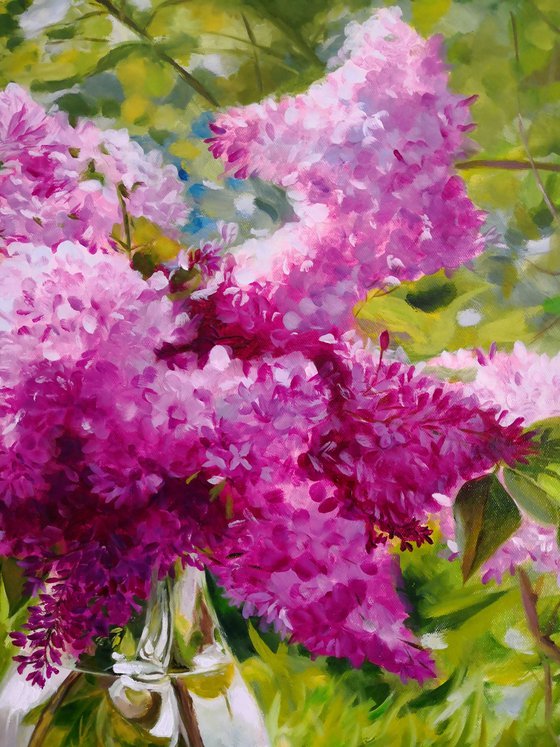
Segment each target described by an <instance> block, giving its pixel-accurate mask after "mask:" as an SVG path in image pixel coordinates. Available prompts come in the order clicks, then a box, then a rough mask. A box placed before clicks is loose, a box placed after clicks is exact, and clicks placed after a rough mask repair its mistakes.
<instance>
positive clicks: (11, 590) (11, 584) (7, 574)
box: [0, 558, 29, 617]
mask: <svg viewBox="0 0 560 747" xmlns="http://www.w3.org/2000/svg"><path fill="white" fill-rule="evenodd" d="M0 569H1V572H2V580H3V582H4V589H5V592H6V597H7V598H8V604H9V610H8V614H9V616H10V617H13V616H14V615H15V614H16V612H18V611H19V610H20V609H21V608H22V607H23V606H24V604H25V603H26V602H27V601H28V600H29V596H28V595H26V594H25V591H24V590H25V575H24V573H23V570H22V569H21V568H20V566H19V565H18V564H17V562H16V561H15V560H13V559H12V558H2V561H1V563H0Z"/></svg>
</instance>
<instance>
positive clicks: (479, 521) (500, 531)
mask: <svg viewBox="0 0 560 747" xmlns="http://www.w3.org/2000/svg"><path fill="white" fill-rule="evenodd" d="M454 513H455V520H456V522H457V528H458V538H459V543H460V545H462V551H463V562H462V565H461V569H462V572H463V580H464V581H467V579H469V578H470V577H471V576H472V575H473V573H474V572H475V571H476V570H477V569H478V568H480V566H481V565H482V564H483V563H484V561H485V560H488V558H489V557H491V555H493V554H494V552H495V551H496V550H497V549H498V547H500V545H502V544H503V543H504V542H505V541H506V540H507V539H508V538H509V537H510V536H511V535H512V534H513V533H514V532H515V530H516V529H517V528H518V527H519V526H520V524H521V514H520V513H519V509H518V508H517V506H516V505H515V503H514V501H513V500H512V499H511V497H510V496H509V495H508V493H507V492H506V491H505V490H504V488H503V487H502V485H501V483H500V481H499V480H498V478H497V477H496V475H485V476H484V477H479V478H478V479H476V480H471V481H470V482H467V483H465V485H463V487H462V488H461V490H460V491H459V493H458V495H457V499H456V501H455V507H454Z"/></svg>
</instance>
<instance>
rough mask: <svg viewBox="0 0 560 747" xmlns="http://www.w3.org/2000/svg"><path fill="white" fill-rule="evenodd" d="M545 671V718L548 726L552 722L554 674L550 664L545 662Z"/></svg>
mask: <svg viewBox="0 0 560 747" xmlns="http://www.w3.org/2000/svg"><path fill="white" fill-rule="evenodd" d="M543 670H544V718H545V721H546V723H547V724H550V722H551V721H552V674H551V672H550V663H549V662H548V661H544V662H543Z"/></svg>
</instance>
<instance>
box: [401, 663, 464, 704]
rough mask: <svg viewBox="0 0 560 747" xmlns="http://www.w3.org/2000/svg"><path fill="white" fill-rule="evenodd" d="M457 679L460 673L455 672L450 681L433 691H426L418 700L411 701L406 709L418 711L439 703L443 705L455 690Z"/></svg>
mask: <svg viewBox="0 0 560 747" xmlns="http://www.w3.org/2000/svg"><path fill="white" fill-rule="evenodd" d="M457 679H458V673H457V672H453V674H452V675H451V677H450V678H449V679H448V680H446V681H445V682H443V683H442V684H441V685H438V687H434V688H433V689H432V690H426V691H425V692H423V693H422V694H421V695H419V696H418V697H417V698H414V699H413V700H411V701H409V703H407V704H406V707H407V708H412V709H413V710H415V711H416V710H418V709H419V708H426V707H427V706H432V705H437V703H441V702H442V701H443V700H445V699H446V698H447V696H448V695H449V693H450V692H451V691H452V690H453V686H454V685H455V683H456V681H457Z"/></svg>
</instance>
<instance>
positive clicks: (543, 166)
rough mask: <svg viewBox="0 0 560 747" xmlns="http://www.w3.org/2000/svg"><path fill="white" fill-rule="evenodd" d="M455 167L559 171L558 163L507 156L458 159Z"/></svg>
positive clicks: (463, 168)
mask: <svg viewBox="0 0 560 747" xmlns="http://www.w3.org/2000/svg"><path fill="white" fill-rule="evenodd" d="M455 168H456V169H460V170H461V171H467V170H469V169H505V170H507V171H533V169H537V170H538V171H555V172H556V173H560V164H558V163H546V162H545V161H533V162H532V163H531V161H517V160H512V159H509V158H502V159H496V160H494V159H492V158H489V159H486V158H484V159H479V160H473V161H459V162H458V163H456V164H455Z"/></svg>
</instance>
